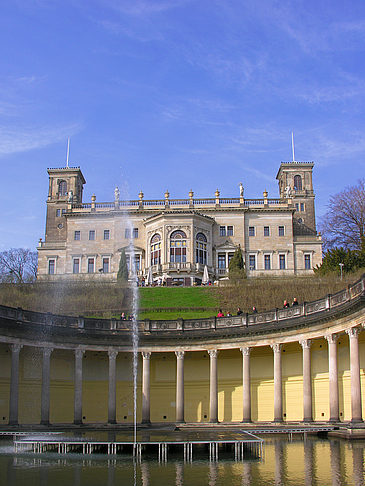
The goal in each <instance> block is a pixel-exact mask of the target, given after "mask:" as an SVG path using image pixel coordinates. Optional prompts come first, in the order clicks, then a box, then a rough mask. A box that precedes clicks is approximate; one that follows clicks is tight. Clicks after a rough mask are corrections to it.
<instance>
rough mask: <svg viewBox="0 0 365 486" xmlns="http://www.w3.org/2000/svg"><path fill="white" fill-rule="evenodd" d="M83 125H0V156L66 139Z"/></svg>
mask: <svg viewBox="0 0 365 486" xmlns="http://www.w3.org/2000/svg"><path fill="white" fill-rule="evenodd" d="M80 129H81V125H80V124H77V123H74V124H70V125H65V126H63V127H56V128H52V129H50V128H45V127H41V128H34V127H32V128H29V127H25V128H9V127H6V126H0V157H1V156H4V155H9V154H14V153H18V152H27V151H29V150H34V149H39V148H43V147H46V146H47V145H51V144H53V143H56V142H59V141H61V140H66V139H67V137H70V136H72V135H74V134H75V133H77V132H79V131H80Z"/></svg>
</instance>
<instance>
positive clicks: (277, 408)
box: [9, 326, 363, 425]
mask: <svg viewBox="0 0 365 486" xmlns="http://www.w3.org/2000/svg"><path fill="white" fill-rule="evenodd" d="M360 330H361V327H358V326H357V327H352V328H349V329H346V330H344V332H345V333H346V334H347V335H348V338H349V354H350V376H351V421H352V422H361V421H362V420H363V419H362V398H361V381H360V356H359V332H360ZM324 337H325V339H326V340H327V342H328V374H329V410H330V416H329V421H330V422H338V421H339V420H340V414H339V383H338V366H337V361H338V356H337V340H338V334H334V333H333V334H328V335H325V336H324ZM312 342H313V340H311V339H305V340H301V341H299V344H300V345H301V347H302V359H303V421H304V422H312V421H313V413H312V410H313V403H312V374H311V345H312ZM255 347H259V345H258V344H256V345H255V346H243V347H240V348H239V349H240V351H241V353H242V390H243V401H242V422H244V423H249V422H251V421H252V413H251V374H250V359H251V351H252V349H253V348H255ZM270 347H271V349H272V351H273V369H274V376H273V379H274V396H273V412H274V414H273V415H274V419H273V422H282V421H283V419H284V417H283V379H282V347H283V343H280V342H276V343H272V344H271V345H270ZM10 348H11V377H10V400H9V425H17V424H18V402H19V357H20V353H21V350H22V348H23V345H21V344H12V345H10ZM53 350H54V348H51V347H44V348H42V384H41V424H43V425H49V423H50V422H49V418H50V366H51V357H52V352H53ZM85 351H86V349H80V348H77V349H74V357H75V370H74V424H75V425H80V424H82V423H83V420H82V417H83V415H82V409H83V406H82V384H83V356H84V353H85ZM107 352H108V358H109V368H108V423H109V424H116V423H117V417H116V385H117V380H116V360H117V356H118V351H117V350H115V349H114V348H109V349H108V351H107ZM193 352H194V351H191V350H189V351H187V350H178V351H175V355H176V422H177V423H183V422H184V421H185V416H184V401H185V396H184V395H185V393H184V358H185V356H186V353H193ZM207 352H208V354H209V358H210V371H209V421H210V422H211V423H217V422H218V388H219V387H218V366H219V360H218V354H219V349H216V348H214V349H208V350H207ZM153 354H154V353H153V351H142V352H141V355H142V423H144V424H149V423H150V412H151V398H150V397H151V394H150V387H151V385H150V381H151V380H150V363H151V358H152V357H153Z"/></svg>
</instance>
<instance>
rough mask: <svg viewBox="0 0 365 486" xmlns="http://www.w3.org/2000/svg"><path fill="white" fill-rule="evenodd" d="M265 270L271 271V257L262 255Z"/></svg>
mask: <svg viewBox="0 0 365 486" xmlns="http://www.w3.org/2000/svg"><path fill="white" fill-rule="evenodd" d="M264 262H265V270H271V255H264Z"/></svg>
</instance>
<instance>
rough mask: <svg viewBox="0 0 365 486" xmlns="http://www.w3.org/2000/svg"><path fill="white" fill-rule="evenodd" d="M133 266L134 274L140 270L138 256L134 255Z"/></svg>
mask: <svg viewBox="0 0 365 486" xmlns="http://www.w3.org/2000/svg"><path fill="white" fill-rule="evenodd" d="M134 265H135V270H136V272H139V270H140V268H141V258H140V255H135V257H134Z"/></svg>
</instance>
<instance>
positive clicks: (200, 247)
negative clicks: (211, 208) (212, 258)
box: [195, 233, 208, 265]
mask: <svg viewBox="0 0 365 486" xmlns="http://www.w3.org/2000/svg"><path fill="white" fill-rule="evenodd" d="M195 243H196V253H195V255H196V263H201V264H202V265H207V261H208V259H207V237H206V236H205V235H204V234H203V233H198V234H197V235H196V242H195Z"/></svg>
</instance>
